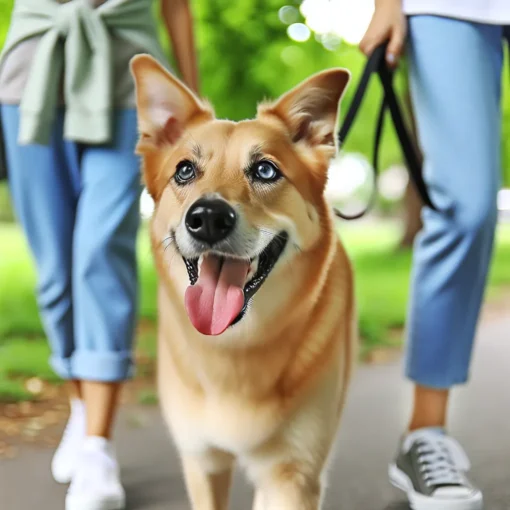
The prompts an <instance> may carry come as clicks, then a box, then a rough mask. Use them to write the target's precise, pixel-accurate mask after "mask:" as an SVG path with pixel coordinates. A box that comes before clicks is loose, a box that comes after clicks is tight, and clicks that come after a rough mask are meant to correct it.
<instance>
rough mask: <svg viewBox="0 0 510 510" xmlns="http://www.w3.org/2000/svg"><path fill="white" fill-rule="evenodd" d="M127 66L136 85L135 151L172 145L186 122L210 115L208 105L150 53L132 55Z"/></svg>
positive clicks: (211, 113)
mask: <svg viewBox="0 0 510 510" xmlns="http://www.w3.org/2000/svg"><path fill="white" fill-rule="evenodd" d="M130 67H131V73H132V75H133V78H134V80H135V86H136V106H137V110H138V129H139V132H140V140H139V142H138V146H137V150H138V152H145V151H147V150H150V149H153V148H156V147H158V146H160V145H162V144H174V143H175V142H176V141H177V140H178V139H179V138H180V137H181V135H182V133H183V132H184V130H185V129H186V127H187V125H188V124H189V123H190V122H192V121H195V120H197V119H198V118H200V117H202V118H204V120H207V119H212V118H213V117H214V113H213V111H212V109H211V108H210V106H209V105H208V104H206V103H205V102H202V101H201V100H200V99H199V98H198V97H197V96H196V95H195V94H194V93H193V92H192V91H191V90H190V89H188V87H186V85H184V84H183V83H182V82H181V81H179V80H178V79H177V78H175V77H174V76H172V75H171V74H170V73H169V72H168V71H167V70H166V69H165V68H164V67H163V66H161V65H160V64H159V63H158V62H157V61H156V60H155V59H154V58H152V57H151V56H149V55H137V56H136V57H133V58H132V59H131V62H130Z"/></svg>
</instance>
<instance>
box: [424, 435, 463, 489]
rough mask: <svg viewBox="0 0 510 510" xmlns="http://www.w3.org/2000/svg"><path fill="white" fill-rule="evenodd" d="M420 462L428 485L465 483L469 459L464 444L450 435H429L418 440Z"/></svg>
mask: <svg viewBox="0 0 510 510" xmlns="http://www.w3.org/2000/svg"><path fill="white" fill-rule="evenodd" d="M416 445H417V447H418V448H417V453H418V463H419V465H420V470H421V473H422V476H423V478H424V480H425V483H426V484H427V486H428V487H432V486H438V485H463V484H464V480H465V479H464V476H463V472H465V471H468V470H469V467H470V466H469V459H468V457H467V455H466V453H465V452H464V450H463V449H462V446H460V444H459V443H458V442H457V441H455V439H453V438H451V437H448V436H440V435H436V434H434V435H432V434H430V435H427V436H423V437H420V438H419V439H417V440H416Z"/></svg>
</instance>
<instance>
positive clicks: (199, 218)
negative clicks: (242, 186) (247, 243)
mask: <svg viewBox="0 0 510 510" xmlns="http://www.w3.org/2000/svg"><path fill="white" fill-rule="evenodd" d="M236 220H237V216H236V212H235V211H234V209H233V208H232V207H231V206H230V205H228V203H227V202H225V201H224V200H218V199H206V198H201V199H200V200H197V201H196V202H195V203H194V204H193V205H192V206H191V207H190V208H189V211H188V212H187V214H186V220H185V223H186V228H187V229H188V232H189V233H190V234H191V235H192V236H193V237H194V238H195V239H197V240H198V241H202V242H204V243H207V244H210V245H213V244H215V243H218V242H220V241H223V239H225V238H226V237H227V236H228V235H229V234H230V233H231V232H232V230H234V227H235V225H236Z"/></svg>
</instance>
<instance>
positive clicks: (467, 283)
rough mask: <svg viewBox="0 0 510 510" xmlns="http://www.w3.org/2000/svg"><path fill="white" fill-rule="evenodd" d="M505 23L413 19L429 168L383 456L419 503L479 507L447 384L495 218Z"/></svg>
mask: <svg viewBox="0 0 510 510" xmlns="http://www.w3.org/2000/svg"><path fill="white" fill-rule="evenodd" d="M501 35H502V30H501V27H498V26H490V25H481V24H475V23H470V22H466V21H459V20H453V19H448V18H441V17H435V16H413V17H411V18H410V23H409V37H410V40H409V58H410V73H411V94H412V99H413V104H414V108H415V114H416V121H417V127H418V134H419V139H420V143H421V146H422V150H423V154H424V165H425V166H424V170H425V178H426V181H427V184H428V186H429V189H430V191H431V194H432V198H433V200H434V202H435V203H436V204H437V206H438V207H439V208H440V210H441V212H434V211H432V210H430V209H425V210H424V212H423V222H424V227H423V230H422V232H421V233H420V234H419V236H418V238H417V240H416V244H415V251H414V259H413V275H412V288H411V301H410V308H409V316H408V325H407V327H408V336H409V338H408V340H409V344H408V353H407V376H408V377H409V378H410V379H411V380H412V381H413V382H414V383H415V385H416V386H415V400H414V409H413V413H412V419H411V423H410V429H411V433H410V434H409V435H408V436H407V437H406V438H405V439H404V441H403V445H402V448H401V450H400V452H399V455H398V457H397V461H396V463H395V464H393V465H392V466H391V467H390V476H391V479H392V482H393V483H394V484H395V485H397V486H399V487H400V488H402V489H404V490H406V492H407V493H408V496H409V498H410V500H411V503H412V505H414V508H416V510H420V509H421V508H427V509H428V510H432V509H438V510H439V509H440V510H446V509H448V510H464V509H466V510H467V509H470V510H473V509H478V508H481V505H482V495H481V493H480V491H478V490H477V489H474V488H473V487H472V486H471V485H470V484H469V482H468V481H467V480H466V478H465V476H464V474H463V472H464V471H465V469H466V468H467V466H466V465H464V464H463V463H462V462H460V458H461V457H460V456H459V455H458V453H459V449H460V446H459V447H458V448H457V447H452V444H453V442H452V441H453V440H452V439H451V438H449V437H448V436H447V435H446V433H445V431H444V427H445V425H446V415H447V406H448V397H449V390H450V388H452V387H453V386H454V385H457V384H461V383H464V382H466V381H467V378H468V373H469V365H470V360H471V352H472V347H473V339H474V335H475V329H476V325H477V321H478V316H479V312H480V306H481V302H482V298H483V294H484V288H485V282H486V278H487V272H488V267H489V263H490V258H491V253H492V245H493V238H494V230H495V225H496V221H497V203H496V202H497V201H496V198H497V191H498V187H499V178H500V76H501V68H502V41H501Z"/></svg>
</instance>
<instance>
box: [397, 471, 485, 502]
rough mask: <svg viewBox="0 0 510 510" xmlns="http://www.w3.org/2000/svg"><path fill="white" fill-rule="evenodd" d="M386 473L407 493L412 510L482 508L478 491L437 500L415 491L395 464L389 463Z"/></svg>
mask: <svg viewBox="0 0 510 510" xmlns="http://www.w3.org/2000/svg"><path fill="white" fill-rule="evenodd" d="M388 475H389V477H390V482H391V484H392V485H393V486H394V487H396V488H397V489H400V490H401V491H403V492H405V493H406V494H407V499H408V500H409V504H410V505H411V508H412V509H413V510H483V496H482V493H481V492H480V491H476V492H475V493H474V495H473V496H472V497H470V498H463V499H457V500H455V499H450V500H439V499H436V498H431V497H429V496H424V495H423V494H420V493H419V492H416V491H415V490H414V487H413V484H412V482H411V480H410V479H409V477H408V476H407V475H406V474H405V473H404V472H403V471H402V470H401V469H399V468H398V467H397V466H396V464H390V467H389V469H388Z"/></svg>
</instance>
